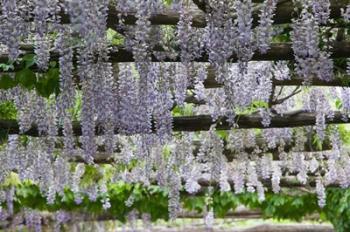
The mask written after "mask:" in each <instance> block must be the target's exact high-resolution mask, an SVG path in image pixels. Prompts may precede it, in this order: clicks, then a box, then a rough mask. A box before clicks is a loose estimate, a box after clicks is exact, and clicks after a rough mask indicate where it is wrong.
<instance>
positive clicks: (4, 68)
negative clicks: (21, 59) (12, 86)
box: [0, 63, 14, 72]
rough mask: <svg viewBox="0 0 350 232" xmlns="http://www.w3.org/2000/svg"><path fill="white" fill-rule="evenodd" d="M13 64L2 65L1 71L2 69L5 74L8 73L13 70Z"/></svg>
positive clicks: (0, 65) (0, 66)
mask: <svg viewBox="0 0 350 232" xmlns="http://www.w3.org/2000/svg"><path fill="white" fill-rule="evenodd" d="M13 68H14V67H13V64H4V63H2V64H0V69H2V70H3V71H5V72H8V71H9V70H13Z"/></svg>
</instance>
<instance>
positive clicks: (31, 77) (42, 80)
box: [0, 54, 59, 98]
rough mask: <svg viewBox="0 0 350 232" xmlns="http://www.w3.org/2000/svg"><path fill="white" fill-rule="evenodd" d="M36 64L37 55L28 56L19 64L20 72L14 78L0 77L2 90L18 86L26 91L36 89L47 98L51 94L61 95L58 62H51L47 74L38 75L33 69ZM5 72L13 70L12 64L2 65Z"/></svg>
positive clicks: (8, 76)
mask: <svg viewBox="0 0 350 232" xmlns="http://www.w3.org/2000/svg"><path fill="white" fill-rule="evenodd" d="M34 64H35V55H34V54H27V55H24V56H23V57H22V59H21V60H20V62H19V65H18V66H19V67H22V68H19V71H17V72H15V75H14V78H13V77H11V76H10V75H9V74H6V73H5V74H3V75H2V76H1V77H0V89H10V88H13V87H15V86H17V85H19V86H21V87H22V88H24V89H28V90H32V89H36V91H37V93H38V94H39V95H41V96H43V97H45V98H49V97H50V96H51V94H56V95H58V94H59V69H58V68H57V67H56V65H57V64H56V62H50V65H49V69H48V70H47V72H45V73H42V74H36V73H34V71H33V70H32V69H31V68H32V66H33V65H34ZM0 68H2V69H3V70H4V71H9V70H11V69H13V65H12V64H0Z"/></svg>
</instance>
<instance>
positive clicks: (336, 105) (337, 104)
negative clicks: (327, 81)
mask: <svg viewBox="0 0 350 232" xmlns="http://www.w3.org/2000/svg"><path fill="white" fill-rule="evenodd" d="M335 107H336V108H337V109H338V110H340V109H341V108H342V107H343V103H342V101H341V100H340V99H339V98H337V100H335Z"/></svg>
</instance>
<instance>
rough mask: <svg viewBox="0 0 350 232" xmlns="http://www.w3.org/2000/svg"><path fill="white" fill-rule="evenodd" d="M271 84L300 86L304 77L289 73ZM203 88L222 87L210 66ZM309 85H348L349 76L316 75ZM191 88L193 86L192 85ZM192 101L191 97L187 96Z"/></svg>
mask: <svg viewBox="0 0 350 232" xmlns="http://www.w3.org/2000/svg"><path fill="white" fill-rule="evenodd" d="M272 82H273V85H275V86H301V85H304V79H303V78H300V77H298V76H296V75H295V74H291V78H290V79H289V80H277V79H273V80H272ZM203 84H204V87H205V88H220V87H223V84H222V83H218V82H217V81H216V75H215V70H214V69H212V68H209V69H208V75H207V78H206V79H205V80H204V83H203ZM310 85H311V86H329V87H350V76H349V75H346V74H345V73H344V76H343V78H338V77H334V79H333V80H331V81H325V80H321V79H319V78H317V77H313V78H311V82H310ZM192 88H193V87H192ZM189 100H192V102H193V103H194V102H195V101H194V99H193V98H189Z"/></svg>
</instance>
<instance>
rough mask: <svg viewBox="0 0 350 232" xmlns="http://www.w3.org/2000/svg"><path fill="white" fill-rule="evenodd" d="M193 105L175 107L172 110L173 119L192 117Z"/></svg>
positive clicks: (186, 104)
mask: <svg viewBox="0 0 350 232" xmlns="http://www.w3.org/2000/svg"><path fill="white" fill-rule="evenodd" d="M193 108H194V104H192V103H185V104H184V105H183V106H175V107H174V109H173V110H172V114H173V116H174V117H176V116H193Z"/></svg>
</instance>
